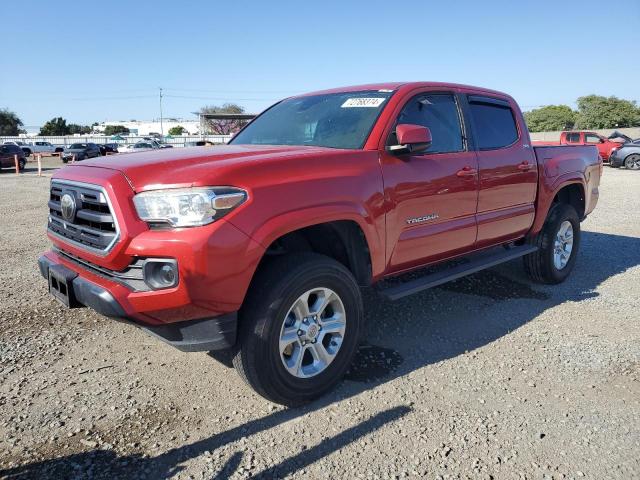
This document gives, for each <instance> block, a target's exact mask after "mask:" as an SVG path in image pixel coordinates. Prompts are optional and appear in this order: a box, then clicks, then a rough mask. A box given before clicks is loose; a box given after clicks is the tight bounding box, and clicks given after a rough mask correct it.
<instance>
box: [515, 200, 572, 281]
mask: <svg viewBox="0 0 640 480" xmlns="http://www.w3.org/2000/svg"><path fill="white" fill-rule="evenodd" d="M531 243H532V244H533V245H536V246H537V247H538V250H537V251H536V252H534V253H531V254H529V255H525V256H524V267H525V270H526V272H527V274H528V275H529V276H530V277H531V278H532V279H533V280H535V281H536V282H540V283H548V284H556V283H560V282H563V281H564V280H565V279H566V278H567V277H568V276H569V274H570V273H571V270H573V267H574V265H575V263H576V256H577V254H578V248H579V246H580V220H579V219H578V214H577V213H576V210H575V208H573V207H572V206H571V205H568V204H566V203H559V204H557V205H554V206H553V207H552V208H551V210H550V211H549V214H548V216H547V220H546V222H545V224H544V226H543V227H542V230H541V231H540V233H538V235H536V236H535V237H534V238H533V239H532V240H531Z"/></svg>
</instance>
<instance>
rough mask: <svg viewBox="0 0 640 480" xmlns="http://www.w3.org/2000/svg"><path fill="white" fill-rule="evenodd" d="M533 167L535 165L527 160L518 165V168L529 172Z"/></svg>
mask: <svg viewBox="0 0 640 480" xmlns="http://www.w3.org/2000/svg"><path fill="white" fill-rule="evenodd" d="M532 168H533V165H531V164H530V163H529V162H527V161H526V160H525V161H524V162H522V163H521V164H519V165H518V170H522V171H523V172H528V171H529V170H531V169H532Z"/></svg>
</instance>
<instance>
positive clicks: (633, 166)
mask: <svg viewBox="0 0 640 480" xmlns="http://www.w3.org/2000/svg"><path fill="white" fill-rule="evenodd" d="M624 166H625V168H627V169H628V170H640V155H636V154H635V153H634V154H633V155H629V156H628V157H627V158H625V160H624Z"/></svg>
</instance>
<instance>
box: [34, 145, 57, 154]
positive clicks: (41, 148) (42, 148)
mask: <svg viewBox="0 0 640 480" xmlns="http://www.w3.org/2000/svg"><path fill="white" fill-rule="evenodd" d="M29 147H31V151H32V152H33V153H53V152H55V151H56V147H54V146H53V145H52V144H51V143H49V142H31V143H29Z"/></svg>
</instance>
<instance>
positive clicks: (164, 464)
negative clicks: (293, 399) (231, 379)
mask: <svg viewBox="0 0 640 480" xmlns="http://www.w3.org/2000/svg"><path fill="white" fill-rule="evenodd" d="M331 403H333V401H332V400H329V399H327V400H325V401H322V400H321V401H319V402H316V403H314V404H313V405H310V406H307V407H304V408H300V409H290V410H280V411H277V412H275V413H272V414H270V415H268V416H267V417H263V418H259V419H256V420H251V421H249V422H247V423H245V424H243V425H239V426H237V427H235V428H232V429H230V430H227V431H226V432H222V433H220V434H218V435H214V436H212V437H209V438H206V439H204V440H200V441H197V442H194V443H191V444H189V445H185V446H182V447H179V448H174V449H172V450H169V451H168V452H166V453H163V454H161V455H158V456H157V457H143V456H142V455H139V454H132V455H123V456H119V455H118V454H117V453H115V452H113V451H110V450H92V451H88V452H82V453H77V454H73V455H69V456H66V457H60V458H54V459H51V460H43V461H41V462H37V463H32V464H29V465H24V466H20V467H15V468H10V469H7V470H0V477H2V478H6V479H11V480H17V479H19V480H27V479H33V478H38V479H59V480H63V479H84V478H86V479H94V478H100V479H114V478H149V479H154V480H156V479H158V480H160V479H168V478H171V477H173V476H174V475H176V474H177V473H179V472H181V471H182V470H183V469H184V467H182V466H181V464H182V463H184V462H186V461H188V460H191V459H194V458H197V457H199V456H201V455H204V454H205V452H214V451H215V450H216V449H217V448H219V447H220V446H222V445H225V444H227V443H231V442H235V441H237V440H239V439H241V438H245V437H250V436H252V435H255V434H257V433H259V432H262V431H264V430H268V429H270V428H272V427H275V426H277V425H280V424H281V423H284V422H287V421H289V420H292V419H294V418H296V417H298V416H301V415H304V414H306V413H310V412H313V411H314V410H317V409H319V408H322V407H325V406H326V405H328V404H331ZM410 411H411V408H409V407H406V406H399V407H394V408H391V409H389V410H385V411H382V412H380V413H378V414H376V415H374V416H373V417H371V418H369V419H368V420H365V421H364V422H361V423H359V424H358V425H355V426H353V427H351V428H348V429H346V430H344V431H343V432H341V433H339V434H337V435H335V436H334V437H329V438H325V439H324V440H322V441H321V442H320V443H319V444H318V445H315V446H313V447H311V448H309V449H306V448H303V450H302V451H301V452H300V453H298V454H296V455H293V456H291V457H289V458H287V459H285V460H283V461H282V462H280V463H278V464H277V465H274V466H272V467H269V468H267V469H266V470H263V471H261V472H257V471H256V472H251V473H252V475H251V476H252V477H253V478H269V479H270V478H276V477H277V478H282V477H285V476H287V475H289V474H291V473H293V472H295V471H297V470H299V469H301V468H305V467H306V466H308V465H311V464H312V463H314V462H316V461H318V460H320V459H321V458H323V457H325V456H327V455H329V454H331V453H333V452H335V451H337V450H339V449H341V448H343V447H345V446H346V445H348V444H350V443H353V442H356V441H358V440H359V439H360V438H362V437H364V436H365V435H367V434H369V433H371V432H374V431H376V430H378V429H379V428H381V427H383V426H384V425H386V424H389V423H392V422H394V421H396V420H398V419H399V418H401V417H403V416H405V415H406V414H407V413H409V412H410ZM296 448H297V447H296ZM242 457H243V453H242V452H240V451H238V452H236V453H234V454H233V455H232V456H231V457H230V458H229V459H228V460H227V462H226V463H225V465H224V466H223V467H222V468H221V469H220V471H219V472H218V473H217V474H215V477H213V478H228V477H229V476H231V475H232V474H233V473H234V472H235V471H236V470H237V469H238V467H239V465H240V463H241V461H242Z"/></svg>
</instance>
